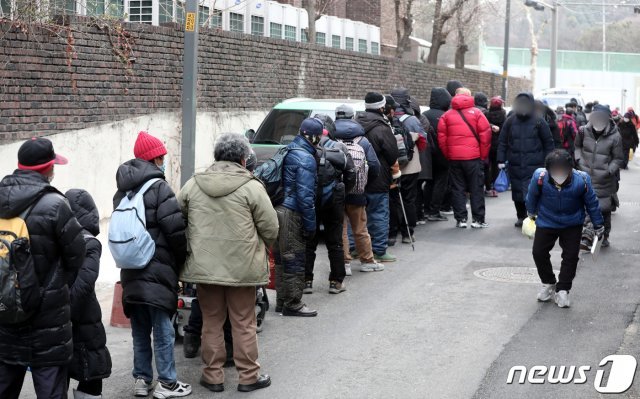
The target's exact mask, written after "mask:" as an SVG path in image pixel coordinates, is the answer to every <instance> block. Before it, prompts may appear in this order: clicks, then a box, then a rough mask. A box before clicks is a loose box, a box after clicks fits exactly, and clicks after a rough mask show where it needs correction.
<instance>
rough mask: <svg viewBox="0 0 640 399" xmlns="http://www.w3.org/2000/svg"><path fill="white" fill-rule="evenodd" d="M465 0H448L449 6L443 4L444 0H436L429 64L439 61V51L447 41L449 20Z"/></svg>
mask: <svg viewBox="0 0 640 399" xmlns="http://www.w3.org/2000/svg"><path fill="white" fill-rule="evenodd" d="M464 2H465V0H451V1H448V3H450V4H449V6H447V7H445V6H443V4H442V3H443V0H435V11H434V14H433V29H432V33H431V50H430V51H429V56H428V57H427V63H428V64H437V63H438V53H439V52H440V48H441V47H442V46H443V45H444V44H445V43H446V42H447V36H448V35H449V33H450V30H449V29H446V28H445V25H446V24H447V22H448V21H449V20H450V19H451V18H452V17H453V16H454V14H455V13H456V10H457V9H458V8H460V7H461V6H462V4H463V3H464Z"/></svg>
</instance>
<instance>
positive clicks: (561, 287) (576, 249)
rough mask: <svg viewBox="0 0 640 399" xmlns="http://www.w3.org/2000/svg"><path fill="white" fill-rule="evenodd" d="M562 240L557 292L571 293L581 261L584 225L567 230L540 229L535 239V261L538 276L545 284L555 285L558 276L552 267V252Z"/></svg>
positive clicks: (537, 230)
mask: <svg viewBox="0 0 640 399" xmlns="http://www.w3.org/2000/svg"><path fill="white" fill-rule="evenodd" d="M558 239H559V240H560V248H562V263H561V265H560V276H559V278H558V279H559V280H560V281H559V282H558V284H556V291H569V290H571V284H572V282H573V279H574V277H575V276H576V269H577V267H578V261H579V260H580V240H581V239H582V225H580V226H574V227H568V228H566V229H545V228H541V227H538V228H537V229H536V236H535V238H534V239H533V251H532V252H533V260H534V261H535V263H536V268H537V269H538V276H540V280H541V281H542V283H543V284H555V283H556V276H555V274H553V266H552V265H551V254H550V252H551V250H552V249H553V247H554V246H555V245H556V241H557V240H558Z"/></svg>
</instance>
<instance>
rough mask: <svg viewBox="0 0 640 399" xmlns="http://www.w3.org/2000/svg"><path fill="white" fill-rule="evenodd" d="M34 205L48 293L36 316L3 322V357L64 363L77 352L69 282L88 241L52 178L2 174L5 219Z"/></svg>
mask: <svg viewBox="0 0 640 399" xmlns="http://www.w3.org/2000/svg"><path fill="white" fill-rule="evenodd" d="M38 198H39V200H38ZM34 201H35V202H34ZM31 205H33V208H31V213H30V214H29V216H28V217H27V220H26V224H27V229H28V230H29V236H30V241H31V254H32V257H33V259H34V267H35V271H36V274H37V276H38V279H39V280H40V282H41V285H42V286H43V287H44V294H43V296H42V303H41V305H40V308H39V309H38V310H37V311H36V313H35V314H34V315H33V316H32V317H31V319H30V320H28V321H27V322H25V323H24V324H21V325H16V326H0V359H1V360H2V362H3V363H7V364H14V365H22V366H27V365H30V366H31V367H53V366H62V365H66V364H67V363H69V361H70V360H71V356H72V354H73V344H72V333H71V318H70V306H69V286H68V281H69V279H70V280H74V279H75V275H76V274H77V272H78V270H79V269H80V267H81V266H82V263H83V261H84V256H85V243H84V238H83V237H82V228H81V227H80V225H79V224H78V221H77V220H76V218H75V217H74V216H73V213H72V212H71V208H70V207H69V203H68V202H67V200H66V198H65V197H64V196H63V195H62V194H60V192H58V191H57V190H56V189H54V188H53V187H51V185H49V182H48V181H47V178H46V177H44V176H43V175H41V174H39V173H37V172H33V171H22V170H16V171H15V172H14V173H13V174H11V175H8V176H6V177H5V178H4V179H2V181H1V182H0V218H3V219H10V218H13V217H16V216H18V215H20V214H21V213H22V212H23V211H25V210H27V208H29V207H30V206H31Z"/></svg>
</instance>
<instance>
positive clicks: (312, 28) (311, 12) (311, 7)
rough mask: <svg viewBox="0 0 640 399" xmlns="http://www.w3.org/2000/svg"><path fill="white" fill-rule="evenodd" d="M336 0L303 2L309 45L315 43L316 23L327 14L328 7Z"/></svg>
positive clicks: (308, 0) (306, 0)
mask: <svg viewBox="0 0 640 399" xmlns="http://www.w3.org/2000/svg"><path fill="white" fill-rule="evenodd" d="M337 1H338V0H305V1H304V9H305V10H307V18H308V25H309V27H308V28H307V39H308V40H309V42H311V43H315V41H316V21H317V20H319V19H320V18H322V16H323V15H324V14H326V13H327V10H329V7H331V6H333V5H334V4H335V3H336V2H337Z"/></svg>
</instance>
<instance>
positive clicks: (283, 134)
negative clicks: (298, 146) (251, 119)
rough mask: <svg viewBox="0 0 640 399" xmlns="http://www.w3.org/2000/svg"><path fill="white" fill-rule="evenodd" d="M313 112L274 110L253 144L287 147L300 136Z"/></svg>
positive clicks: (261, 126) (257, 133)
mask: <svg viewBox="0 0 640 399" xmlns="http://www.w3.org/2000/svg"><path fill="white" fill-rule="evenodd" d="M309 115H311V110H288V109H273V110H271V112H269V115H267V117H266V118H265V120H264V122H262V125H260V127H259V128H258V131H257V132H256V137H255V138H254V140H253V144H276V145H287V144H289V143H291V142H292V141H293V139H294V138H295V137H296V135H298V131H299V130H300V125H301V124H302V121H303V120H305V119H306V118H308V117H309Z"/></svg>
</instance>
